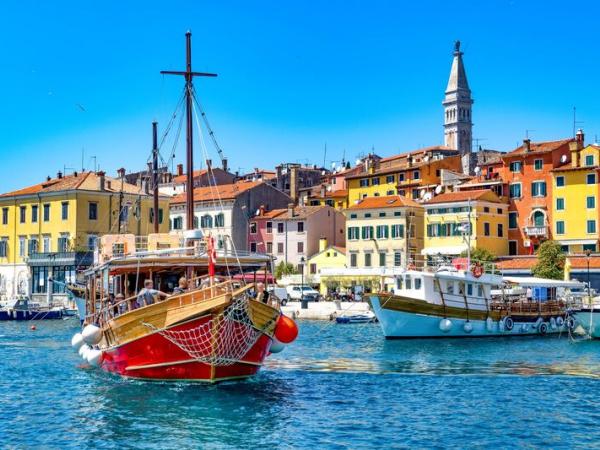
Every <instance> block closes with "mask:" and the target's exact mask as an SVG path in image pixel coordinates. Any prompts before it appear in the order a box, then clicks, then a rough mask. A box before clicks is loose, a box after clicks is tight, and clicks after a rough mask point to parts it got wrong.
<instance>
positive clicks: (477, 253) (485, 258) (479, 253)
mask: <svg viewBox="0 0 600 450" xmlns="http://www.w3.org/2000/svg"><path fill="white" fill-rule="evenodd" d="M460 256H462V257H463V258H466V257H467V251H466V250H465V251H464V252H462V253H461V254H460ZM495 260H496V255H494V254H493V253H492V252H490V251H489V250H488V249H485V248H474V249H473V250H471V261H479V262H492V261H495Z"/></svg>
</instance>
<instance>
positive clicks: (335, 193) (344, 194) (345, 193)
mask: <svg viewBox="0 0 600 450" xmlns="http://www.w3.org/2000/svg"><path fill="white" fill-rule="evenodd" d="M347 196H348V190H347V189H338V190H337V191H332V192H326V193H325V197H326V198H327V197H332V198H342V197H347Z"/></svg>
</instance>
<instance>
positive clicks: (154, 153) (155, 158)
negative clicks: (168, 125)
mask: <svg viewBox="0 0 600 450" xmlns="http://www.w3.org/2000/svg"><path fill="white" fill-rule="evenodd" d="M157 126H158V124H157V123H156V121H154V122H152V199H153V200H154V205H153V206H154V217H153V220H154V232H155V233H158V225H159V224H158V220H159V215H158V132H157Z"/></svg>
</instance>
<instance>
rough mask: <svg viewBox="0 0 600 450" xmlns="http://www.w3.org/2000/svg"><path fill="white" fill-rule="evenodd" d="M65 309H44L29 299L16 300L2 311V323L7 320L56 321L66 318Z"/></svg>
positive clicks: (0, 316) (0, 311)
mask: <svg viewBox="0 0 600 450" xmlns="http://www.w3.org/2000/svg"><path fill="white" fill-rule="evenodd" d="M64 315H65V314H64V308H61V307H42V306H40V305H39V304H37V303H31V302H30V301H29V298H27V297H21V298H17V299H14V300H13V301H12V302H10V303H9V304H8V305H7V306H5V307H3V308H2V309H0V321H6V320H56V319H62V318H63V317H64Z"/></svg>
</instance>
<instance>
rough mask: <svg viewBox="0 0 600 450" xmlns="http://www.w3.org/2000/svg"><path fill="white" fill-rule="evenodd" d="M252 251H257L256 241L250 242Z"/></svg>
mask: <svg viewBox="0 0 600 450" xmlns="http://www.w3.org/2000/svg"><path fill="white" fill-rule="evenodd" d="M250 251H251V252H252V253H256V242H250Z"/></svg>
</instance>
